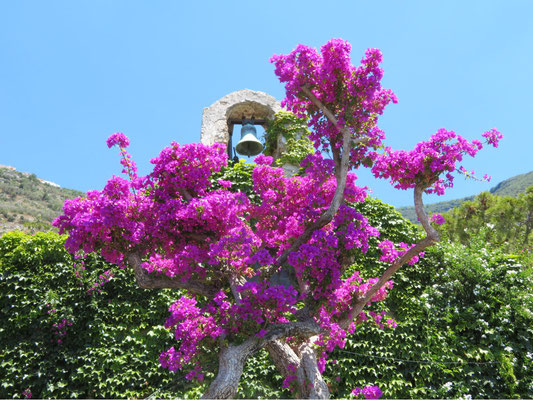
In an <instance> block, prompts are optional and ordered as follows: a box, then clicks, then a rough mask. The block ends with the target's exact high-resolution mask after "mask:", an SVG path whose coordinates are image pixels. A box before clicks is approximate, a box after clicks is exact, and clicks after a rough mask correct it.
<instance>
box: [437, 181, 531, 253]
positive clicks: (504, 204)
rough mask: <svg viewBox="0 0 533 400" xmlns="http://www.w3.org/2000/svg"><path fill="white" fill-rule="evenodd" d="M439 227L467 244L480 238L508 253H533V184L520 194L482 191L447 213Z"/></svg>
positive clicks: (450, 238) (453, 238)
mask: <svg viewBox="0 0 533 400" xmlns="http://www.w3.org/2000/svg"><path fill="white" fill-rule="evenodd" d="M444 218H445V219H446V222H447V223H446V224H444V225H443V226H442V227H441V228H440V230H441V231H442V232H443V234H444V235H445V236H446V237H447V238H449V240H451V241H454V242H458V243H462V244H468V243H470V242H471V241H472V239H473V238H475V237H481V238H482V239H483V240H484V241H485V242H486V243H487V244H490V245H491V246H493V247H494V248H499V249H501V250H502V251H504V252H509V253H521V252H526V253H531V252H533V235H532V234H531V233H532V231H533V186H530V187H529V188H528V189H527V190H526V193H525V194H522V193H521V194H519V195H518V197H510V196H504V197H502V196H495V195H492V194H490V193H488V192H483V193H481V194H480V195H478V196H476V197H475V198H474V200H473V201H465V202H464V203H462V204H461V206H460V207H458V208H454V209H452V210H450V211H449V212H448V213H446V214H445V215H444Z"/></svg>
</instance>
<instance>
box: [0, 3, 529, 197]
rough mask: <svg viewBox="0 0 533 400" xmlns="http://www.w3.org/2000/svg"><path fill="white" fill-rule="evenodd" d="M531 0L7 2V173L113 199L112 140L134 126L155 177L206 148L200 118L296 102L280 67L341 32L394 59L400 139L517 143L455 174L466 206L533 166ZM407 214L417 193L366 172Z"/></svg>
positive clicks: (2, 92)
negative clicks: (448, 134) (249, 94)
mask: <svg viewBox="0 0 533 400" xmlns="http://www.w3.org/2000/svg"><path fill="white" fill-rule="evenodd" d="M531 15H533V2H531V1H529V0H524V1H509V0H507V1H486V0H485V1H464V0H463V1H451V0H447V1H442V2H434V1H420V2H415V1H397V0H396V1H392V0H391V1H379V2H377V1H376V2H370V1H358V0H350V1H331V2H330V5H328V6H326V3H325V2H323V1H314V0H307V1H294V0H293V1H262V2H258V1H253V2H252V1H226V2H221V1H202V2H181V1H178V0H175V1H162V0H161V1H133V0H127V1H119V0H113V1H109V0H105V1H98V0H92V1H53V0H50V1H29V0H27V1H18V2H17V1H3V2H0V164H4V165H12V166H15V167H16V168H17V169H18V170H20V171H26V172H31V173H35V174H37V176H39V177H41V178H43V179H47V180H51V181H54V182H56V183H58V184H59V185H61V186H63V187H67V188H73V189H78V190H82V191H87V190H91V189H101V188H102V187H103V185H104V184H105V181H106V180H107V179H108V178H110V177H111V176H112V175H113V174H119V173H120V169H121V168H120V165H119V163H118V156H117V152H116V150H108V149H107V147H106V145H105V140H106V138H107V137H108V136H109V135H110V134H111V133H113V132H117V131H120V132H124V133H125V134H126V135H127V136H128V137H129V138H130V140H131V143H132V144H131V147H130V151H131V153H132V155H133V157H134V159H135V160H136V161H137V163H138V164H139V167H140V170H141V172H142V173H148V172H149V168H150V163H149V160H150V159H151V158H152V157H154V156H156V155H157V154H158V153H159V151H160V150H161V149H162V148H163V147H164V146H166V145H168V144H169V143H170V142H171V141H173V140H175V141H177V142H180V143H192V142H197V141H199V139H200V127H201V117H202V110H203V108H204V107H207V106H209V105H211V104H212V103H213V102H215V101H216V100H218V99H219V98H221V97H223V96H225V95H226V94H228V93H231V92H233V91H235V90H239V89H244V88H248V89H253V90H261V91H265V92H267V93H269V94H271V95H273V96H275V97H276V98H278V99H282V98H283V86H282V85H281V84H280V83H279V82H278V80H277V78H276V77H275V75H274V73H273V66H272V65H271V64H270V63H269V62H268V60H269V58H270V57H271V56H272V55H273V54H275V53H287V52H290V51H291V50H292V49H293V48H294V47H295V46H296V45H297V44H298V43H304V44H307V45H311V46H314V47H320V46H321V45H322V44H323V43H325V42H327V41H328V40H329V39H331V38H334V37H341V38H343V39H345V40H348V41H349V42H351V44H352V60H353V61H354V63H358V62H359V60H360V59H361V57H362V55H363V53H364V50H365V49H366V48H368V47H378V48H380V49H381V50H382V51H383V55H384V63H383V68H384V69H385V77H384V86H385V87H388V88H391V89H392V90H394V92H395V93H396V94H397V95H398V98H399V104H397V105H390V106H389V108H388V109H387V110H386V112H385V115H384V116H383V117H382V119H381V124H380V125H381V127H382V128H383V129H384V130H385V133H386V135H387V139H388V140H387V144H388V145H390V146H392V147H393V148H398V149H411V148H412V147H413V146H414V145H415V144H416V143H417V142H418V141H420V140H423V139H426V138H428V137H429V136H430V135H431V134H433V133H435V132H436V131H437V129H439V128H446V129H450V130H455V131H456V132H457V133H459V134H462V135H463V136H465V137H467V138H469V139H473V138H478V137H479V136H480V134H481V133H482V132H484V131H485V130H488V129H490V128H494V127H495V128H497V129H499V130H500V131H501V132H502V133H503V134H504V136H505V138H504V140H503V141H502V142H501V145H500V147H499V148H498V149H492V148H490V149H486V150H484V151H483V152H481V153H479V155H478V157H476V159H474V160H469V161H468V162H467V163H466V164H465V166H466V167H467V168H468V169H474V170H475V171H476V172H477V173H479V175H480V176H482V175H483V174H485V173H487V174H489V175H491V176H492V177H493V180H492V182H491V183H479V182H472V181H464V180H463V179H461V178H458V179H456V185H455V188H454V189H452V190H450V191H449V193H448V194H447V195H446V196H441V197H431V198H428V199H426V201H427V202H435V201H440V200H445V199H452V198H458V197H463V196H466V195H471V194H475V193H478V192H480V191H482V190H488V189H489V188H490V187H492V186H493V185H494V184H495V183H497V182H499V181H501V180H503V179H506V178H508V177H510V176H514V175H517V174H520V173H525V172H529V171H530V170H532V169H533V167H532V166H533V162H532V159H533V157H532V155H531V154H532V151H533V132H532V131H533V129H532V127H531V125H530V121H529V118H530V117H531V115H532V113H533V107H532V106H533V100H532V97H531V96H532V93H533V78H532V73H531V72H532V67H531V66H532V65H533V24H531V19H530V18H531ZM358 174H359V175H360V184H361V185H367V186H369V187H371V188H372V189H373V194H374V196H376V197H378V198H380V199H382V200H384V201H386V202H388V203H391V204H394V205H396V206H402V205H410V204H411V197H412V194H411V193H409V192H400V191H397V190H395V189H392V188H391V187H390V185H389V184H388V183H387V182H384V181H382V182H377V181H376V180H374V179H373V178H372V177H371V175H370V174H369V173H367V172H366V173H365V172H361V173H358Z"/></svg>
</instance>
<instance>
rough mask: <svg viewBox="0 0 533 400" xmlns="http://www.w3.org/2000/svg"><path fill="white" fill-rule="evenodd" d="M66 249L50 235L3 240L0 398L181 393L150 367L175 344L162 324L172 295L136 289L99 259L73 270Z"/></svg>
mask: <svg viewBox="0 0 533 400" xmlns="http://www.w3.org/2000/svg"><path fill="white" fill-rule="evenodd" d="M64 242H65V238H64V237H61V236H59V235H58V234H56V233H53V232H49V233H38V234H36V235H35V236H28V235H25V234H23V233H20V232H9V233H6V234H4V235H3V236H2V237H0V321H1V322H0V343H1V349H0V354H1V358H0V381H1V384H0V397H2V398H20V397H22V394H23V391H24V390H25V389H30V391H31V393H32V395H33V397H36V398H125V397H129V398H140V397H146V396H148V395H150V394H152V393H155V394H156V395H157V396H158V397H164V396H169V395H170V396H175V393H176V392H178V393H183V390H185V389H186V386H184V384H183V381H182V380H180V379H179V378H180V377H179V375H178V376H176V375H175V374H171V373H169V372H168V371H166V370H164V369H162V368H160V366H159V365H158V363H157V362H156V360H157V357H158V355H159V353H160V352H161V351H162V350H163V349H165V348H166V346H168V343H169V342H170V341H171V340H172V339H171V338H170V337H169V333H168V331H167V330H166V329H164V327H163V326H162V325H161V322H162V321H163V320H164V318H165V316H166V314H167V309H168V306H169V304H170V302H171V300H172V297H171V293H170V292H169V291H155V292H154V291H146V290H140V289H139V288H138V287H137V285H135V284H134V282H133V278H132V272H131V271H130V270H127V269H119V268H116V267H112V266H111V265H109V264H107V263H105V262H104V261H103V260H101V259H100V258H99V257H89V258H87V259H86V260H85V265H84V266H85V269H81V265H80V264H79V263H78V267H77V268H75V267H74V259H73V258H72V256H71V255H70V254H68V253H67V252H66V251H65V248H64ZM110 268H112V270H111V271H112V274H113V277H112V278H111V280H110V281H109V282H107V283H106V284H105V285H103V286H102V285H100V284H99V283H100V282H101V281H102V279H101V278H100V277H101V276H104V274H105V273H106V272H107V271H109V270H110ZM108 274H109V273H108ZM95 283H96V284H97V286H95ZM95 288H96V289H95ZM172 295H175V293H174V294H172ZM54 324H55V326H54ZM171 393H172V394H171Z"/></svg>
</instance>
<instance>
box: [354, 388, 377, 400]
mask: <svg viewBox="0 0 533 400" xmlns="http://www.w3.org/2000/svg"><path fill="white" fill-rule="evenodd" d="M352 394H353V395H354V396H355V397H358V396H360V395H361V394H362V395H363V396H365V399H379V398H380V397H381V396H382V395H383V392H382V391H381V390H380V389H379V387H377V386H365V387H364V388H363V389H361V388H358V387H356V388H355V389H354V390H352Z"/></svg>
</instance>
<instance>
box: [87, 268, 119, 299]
mask: <svg viewBox="0 0 533 400" xmlns="http://www.w3.org/2000/svg"><path fill="white" fill-rule="evenodd" d="M111 278H113V273H112V272H111V270H107V271H105V272H104V273H103V274H100V275H98V280H97V281H96V282H94V283H93V285H92V286H91V287H90V288H89V289H88V290H87V294H88V295H89V296H90V295H92V294H93V292H94V291H96V292H98V293H101V292H102V289H100V288H101V287H102V286H104V285H105V284H106V283H107V282H109V281H110V280H111Z"/></svg>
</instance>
